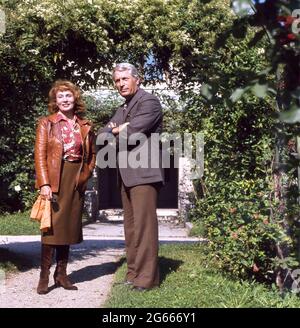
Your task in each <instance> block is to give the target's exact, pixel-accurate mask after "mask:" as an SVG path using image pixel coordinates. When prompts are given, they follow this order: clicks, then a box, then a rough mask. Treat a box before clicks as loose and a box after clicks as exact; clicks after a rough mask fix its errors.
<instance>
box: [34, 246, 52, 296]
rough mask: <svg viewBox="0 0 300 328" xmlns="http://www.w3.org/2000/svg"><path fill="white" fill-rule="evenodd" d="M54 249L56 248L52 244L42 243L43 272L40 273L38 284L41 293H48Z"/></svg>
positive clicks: (38, 291)
mask: <svg viewBox="0 0 300 328" xmlns="http://www.w3.org/2000/svg"><path fill="white" fill-rule="evenodd" d="M53 250H54V248H53V246H52V245H46V244H42V247H41V273H40V280H39V283H38V286H37V293H38V294H41V295H42V294H47V293H48V284H49V274H50V267H51V264H52V257H53Z"/></svg>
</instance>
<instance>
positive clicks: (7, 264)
mask: <svg viewBox="0 0 300 328" xmlns="http://www.w3.org/2000/svg"><path fill="white" fill-rule="evenodd" d="M39 234H40V229H39V223H38V222H34V221H31V220H30V218H29V212H23V213H15V214H6V215H0V235H13V236H16V235H39ZM23 264H24V263H23V261H22V258H21V257H18V256H17V255H15V254H11V253H10V252H9V250H8V249H6V248H3V247H1V245H0V270H4V271H16V270H19V269H21V268H22V266H23Z"/></svg>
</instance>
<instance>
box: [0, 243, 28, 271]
mask: <svg viewBox="0 0 300 328" xmlns="http://www.w3.org/2000/svg"><path fill="white" fill-rule="evenodd" d="M32 266H34V261H33V259H32V257H31V258H30V257H28V258H27V257H25V256H23V255H22V254H19V253H15V252H13V251H10V250H8V249H6V248H4V249H2V248H0V268H2V269H5V270H8V271H14V270H17V271H25V270H27V269H30V268H31V267H32Z"/></svg>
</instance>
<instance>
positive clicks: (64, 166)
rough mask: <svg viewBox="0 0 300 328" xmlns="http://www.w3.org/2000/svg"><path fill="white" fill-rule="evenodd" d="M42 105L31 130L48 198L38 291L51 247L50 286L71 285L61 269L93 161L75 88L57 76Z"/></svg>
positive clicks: (77, 233) (77, 238) (44, 284)
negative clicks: (48, 224) (53, 265)
mask: <svg viewBox="0 0 300 328" xmlns="http://www.w3.org/2000/svg"><path fill="white" fill-rule="evenodd" d="M48 111H49V113H50V114H51V115H49V116H47V117H43V118H41V119H40V121H39V123H38V127H37V132H36V143H35V170H36V187H37V188H39V189H40V194H41V195H43V196H44V197H45V198H47V199H50V200H51V201H52V210H51V212H52V213H51V215H52V218H51V228H50V229H49V230H48V231H47V232H43V233H42V240H41V241H42V247H41V273H40V280H39V283H38V287H37V293H38V294H46V293H47V292H48V283H49V274H50V267H51V263H52V257H53V254H54V250H55V252H56V262H57V265H56V269H55V272H54V282H55V285H56V286H62V287H63V288H65V289H69V290H77V287H76V286H74V285H73V284H72V283H71V281H70V280H69V278H68V277H67V273H66V269H67V263H68V257H69V248H70V245H71V244H77V243H80V242H81V241H82V222H81V220H82V210H83V201H84V191H85V188H86V184H87V181H88V179H89V177H90V176H91V174H92V171H93V169H94V166H95V158H96V154H95V144H94V140H95V138H94V133H93V132H92V129H91V128H92V127H91V123H90V122H89V121H87V120H85V119H82V118H81V117H80V116H81V115H82V114H83V112H84V111H85V105H84V103H83V101H82V99H81V95H80V91H79V88H78V87H76V86H75V85H74V84H73V83H71V82H69V81H66V80H58V81H56V82H55V83H54V85H53V87H52V88H51V90H50V92H49V104H48Z"/></svg>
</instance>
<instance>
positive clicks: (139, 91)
mask: <svg viewBox="0 0 300 328" xmlns="http://www.w3.org/2000/svg"><path fill="white" fill-rule="evenodd" d="M143 93H144V92H143V89H138V91H137V92H136V94H135V95H134V96H133V98H132V99H131V100H130V101H129V105H128V107H127V109H126V110H125V111H124V113H123V121H124V122H126V119H127V117H128V115H129V113H130V111H131V110H132V108H133V106H134V105H135V104H136V103H137V101H138V100H139V99H140V98H141V97H142V95H143Z"/></svg>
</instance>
